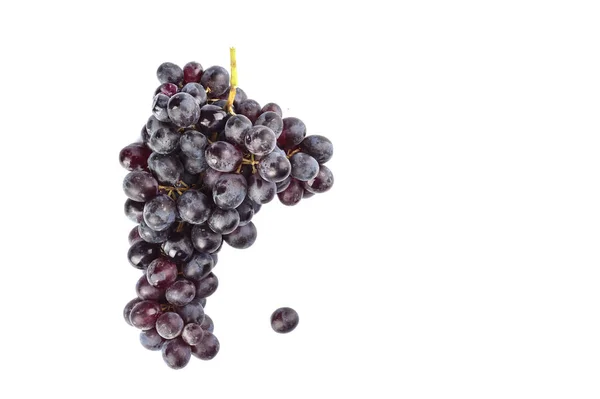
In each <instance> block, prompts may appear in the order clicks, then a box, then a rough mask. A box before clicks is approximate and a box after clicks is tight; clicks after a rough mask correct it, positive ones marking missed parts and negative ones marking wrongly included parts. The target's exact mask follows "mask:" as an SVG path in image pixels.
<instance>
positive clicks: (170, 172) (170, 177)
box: [148, 153, 183, 186]
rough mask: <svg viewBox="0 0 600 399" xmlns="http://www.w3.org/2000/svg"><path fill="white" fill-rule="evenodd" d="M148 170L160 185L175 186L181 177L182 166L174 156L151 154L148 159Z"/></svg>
mask: <svg viewBox="0 0 600 399" xmlns="http://www.w3.org/2000/svg"><path fill="white" fill-rule="evenodd" d="M148 168H149V169H150V170H151V171H152V172H153V173H154V174H155V175H156V178H157V179H158V181H159V182H160V183H161V184H167V185H171V186H175V185H177V183H179V181H180V180H181V177H182V176H183V164H182V163H181V161H180V160H179V157H178V156H177V155H175V154H168V155H163V154H157V153H153V154H152V155H150V158H148Z"/></svg>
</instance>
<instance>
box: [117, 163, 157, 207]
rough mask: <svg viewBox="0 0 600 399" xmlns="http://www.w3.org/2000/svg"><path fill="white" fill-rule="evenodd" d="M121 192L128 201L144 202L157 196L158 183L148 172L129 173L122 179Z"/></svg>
mask: <svg viewBox="0 0 600 399" xmlns="http://www.w3.org/2000/svg"><path fill="white" fill-rule="evenodd" d="M123 191H124V192H125V195H126V196H127V198H129V199H132V200H134V201H137V202H146V201H148V200H150V199H152V198H154V197H155V196H156V195H157V194H158V183H157V182H156V179H155V178H154V176H152V175H151V174H150V173H148V172H139V171H135V172H130V173H128V174H127V176H125V179H123Z"/></svg>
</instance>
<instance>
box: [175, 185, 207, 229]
mask: <svg viewBox="0 0 600 399" xmlns="http://www.w3.org/2000/svg"><path fill="white" fill-rule="evenodd" d="M211 209H212V204H211V202H210V199H208V197H207V196H206V195H204V194H202V193H201V192H200V191H198V190H187V191H186V192H185V193H183V194H182V195H181V196H180V197H179V198H178V199H177V210H178V211H179V217H180V218H181V219H182V220H184V221H186V222H188V223H191V224H202V223H204V222H206V221H207V220H208V217H209V216H210V214H211Z"/></svg>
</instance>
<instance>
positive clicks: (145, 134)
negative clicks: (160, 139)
mask: <svg viewBox="0 0 600 399" xmlns="http://www.w3.org/2000/svg"><path fill="white" fill-rule="evenodd" d="M152 117H154V115H153V116H152ZM155 119H156V118H155ZM140 140H141V142H142V143H144V144H146V143H147V142H148V140H150V135H149V134H148V130H147V129H146V125H144V126H143V127H142V131H141V132H140Z"/></svg>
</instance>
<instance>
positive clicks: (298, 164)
mask: <svg viewBox="0 0 600 399" xmlns="http://www.w3.org/2000/svg"><path fill="white" fill-rule="evenodd" d="M290 164H291V165H292V173H291V175H292V177H293V178H294V179H297V180H300V181H308V180H310V179H314V178H315V177H316V176H317V173H319V163H318V162H317V160H316V159H314V158H313V157H311V156H310V155H308V154H305V153H303V152H297V153H295V154H294V155H292V156H291V158H290Z"/></svg>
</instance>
